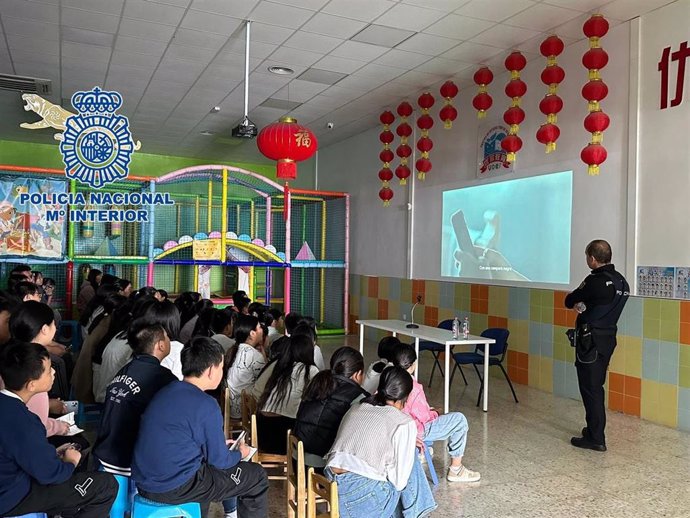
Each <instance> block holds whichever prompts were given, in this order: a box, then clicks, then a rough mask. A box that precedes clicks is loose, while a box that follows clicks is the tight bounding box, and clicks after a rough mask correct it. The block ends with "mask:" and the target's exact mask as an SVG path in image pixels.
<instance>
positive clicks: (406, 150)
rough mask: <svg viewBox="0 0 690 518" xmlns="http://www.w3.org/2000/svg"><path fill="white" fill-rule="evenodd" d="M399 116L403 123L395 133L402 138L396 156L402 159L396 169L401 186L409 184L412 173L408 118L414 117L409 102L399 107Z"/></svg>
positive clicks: (404, 102) (410, 127)
mask: <svg viewBox="0 0 690 518" xmlns="http://www.w3.org/2000/svg"><path fill="white" fill-rule="evenodd" d="M397 111H398V115H400V118H401V119H402V122H401V123H400V124H398V127H397V128H396V130H395V132H396V133H397V134H398V136H399V137H400V145H399V146H398V147H397V149H396V150H395V154H396V155H398V157H400V165H399V166H398V167H396V168H395V176H397V177H398V178H399V179H400V185H405V184H407V179H408V178H409V177H410V175H411V174H412V172H411V171H410V168H409V166H408V165H407V162H408V161H409V158H410V157H411V156H412V148H411V147H410V146H409V145H408V144H407V139H408V138H409V137H410V135H412V126H410V125H409V124H408V123H407V118H408V117H409V116H410V115H412V111H413V108H412V105H411V104H410V103H408V102H407V101H403V102H401V103H400V104H399V105H398V109H397Z"/></svg>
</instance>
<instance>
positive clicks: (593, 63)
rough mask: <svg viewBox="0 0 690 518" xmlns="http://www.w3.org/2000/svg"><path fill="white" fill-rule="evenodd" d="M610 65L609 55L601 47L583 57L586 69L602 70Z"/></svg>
mask: <svg viewBox="0 0 690 518" xmlns="http://www.w3.org/2000/svg"><path fill="white" fill-rule="evenodd" d="M608 63H609V55H608V54H607V53H606V51H605V50H604V49H602V48H601V47H594V48H592V49H589V50H588V51H587V52H585V53H584V54H583V55H582V64H583V65H584V67H585V68H588V69H594V70H601V69H602V68H604V67H605V66H606V65H608Z"/></svg>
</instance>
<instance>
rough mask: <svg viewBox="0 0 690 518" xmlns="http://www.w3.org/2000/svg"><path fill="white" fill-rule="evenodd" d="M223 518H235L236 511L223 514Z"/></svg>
mask: <svg viewBox="0 0 690 518" xmlns="http://www.w3.org/2000/svg"><path fill="white" fill-rule="evenodd" d="M225 518H237V509H235V510H234V511H233V512H231V513H225Z"/></svg>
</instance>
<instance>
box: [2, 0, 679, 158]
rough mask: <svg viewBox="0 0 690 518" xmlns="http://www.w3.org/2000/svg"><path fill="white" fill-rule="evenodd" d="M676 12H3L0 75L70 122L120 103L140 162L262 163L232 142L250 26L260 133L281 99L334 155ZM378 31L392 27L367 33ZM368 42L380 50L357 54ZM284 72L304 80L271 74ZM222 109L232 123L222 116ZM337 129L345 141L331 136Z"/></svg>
mask: <svg viewBox="0 0 690 518" xmlns="http://www.w3.org/2000/svg"><path fill="white" fill-rule="evenodd" d="M668 3H671V0H613V1H611V0H544V1H538V0H270V1H269V0H0V73H9V74H17V75H22V76H31V77H39V78H46V79H51V80H52V84H53V95H52V96H51V97H49V100H51V101H52V102H55V103H59V104H62V105H63V106H65V107H66V108H69V109H72V108H71V106H70V103H69V98H70V97H71V95H72V94H73V93H74V92H75V91H76V90H85V89H89V88H91V87H93V86H96V85H98V86H102V87H104V88H106V89H114V90H117V91H119V92H120V93H122V95H123V97H124V107H123V109H122V110H121V112H122V113H124V114H126V115H128V116H129V117H130V120H131V127H132V129H133V133H134V137H135V139H138V140H140V141H141V142H142V144H143V147H142V152H148V153H160V154H166V155H179V156H193V157H201V158H205V159H214V160H228V159H234V160H258V157H259V154H258V151H256V145H255V142H254V141H242V140H237V139H232V138H230V129H231V128H232V127H233V126H235V125H236V124H237V123H238V122H239V121H240V120H241V118H242V113H243V103H244V93H243V88H244V83H243V78H244V22H243V20H246V19H249V20H252V21H253V22H254V23H253V24H252V30H251V47H250V53H251V59H250V69H251V74H250V77H249V84H250V95H249V108H250V112H249V117H250V119H251V120H252V121H254V122H255V123H256V124H257V125H258V126H259V128H261V127H263V126H265V125H267V124H269V123H271V122H273V121H275V120H277V119H278V118H279V117H281V116H282V115H285V114H286V113H288V112H286V110H285V109H278V108H273V107H265V106H260V105H261V104H262V103H264V101H266V100H267V99H269V98H272V99H280V100H287V101H292V102H299V103H302V104H301V105H300V106H298V107H297V108H295V109H293V110H292V111H291V112H289V113H290V114H291V115H293V116H295V117H296V118H297V119H298V121H299V122H301V123H305V124H307V125H309V126H310V128H311V129H312V130H313V131H314V132H315V133H316V134H317V136H318V138H319V141H320V146H322V147H323V146H325V145H328V144H331V143H333V142H337V141H339V140H342V139H344V138H347V137H349V136H351V135H353V134H355V133H358V132H360V131H363V130H365V129H368V128H371V127H373V126H375V125H376V124H378V115H379V113H380V112H381V111H382V109H383V108H385V107H390V106H395V105H396V104H397V102H398V101H399V100H401V99H404V98H410V99H415V98H416V96H417V95H418V94H419V93H420V92H421V91H422V90H423V89H425V88H428V87H433V88H434V91H436V90H437V87H438V85H440V84H441V83H443V82H444V81H445V80H447V79H453V80H455V81H456V82H457V83H458V84H459V86H460V87H463V86H466V85H469V84H472V81H471V78H472V74H473V73H474V71H475V70H476V68H477V65H479V64H489V65H494V66H496V67H498V68H500V69H502V62H503V59H504V58H505V56H506V54H507V52H508V51H510V50H512V49H519V50H521V51H522V52H523V53H524V54H525V55H526V57H527V59H528V60H530V59H533V58H537V57H539V58H540V56H539V54H538V49H539V44H540V43H541V41H542V40H543V39H544V38H545V37H546V36H547V35H549V34H553V33H556V34H558V35H559V36H560V37H561V38H562V39H563V40H564V42H565V43H566V45H567V44H571V43H573V42H574V41H577V40H578V39H581V38H583V36H582V23H583V22H584V20H585V19H586V18H587V17H588V16H589V14H591V13H592V12H595V11H598V12H601V13H603V14H604V15H606V17H607V19H608V20H609V22H610V23H611V25H612V26H613V25H616V24H618V23H621V21H625V20H629V19H631V18H634V17H636V16H639V15H641V14H644V13H646V12H648V11H651V10H653V9H656V8H658V7H661V6H662V5H665V4H668ZM370 24H375V25H379V26H383V28H376V27H373V28H369V29H367V30H366V31H363V32H362V33H361V34H359V33H360V31H362V30H363V29H365V28H367V27H368V26H369V25H370ZM362 38H365V39H366V41H372V40H371V39H370V38H375V41H376V42H377V43H378V44H376V45H373V44H369V43H363V42H362V41H357V40H361V39H362ZM401 40H402V41H401ZM398 42H399V43H398ZM395 43H397V45H395V47H394V48H391V47H392V46H393V45H394V44H395ZM272 65H284V66H288V67H290V68H292V69H294V70H295V74H294V75H292V76H277V75H274V74H271V73H269V72H268V70H267V68H268V67H269V66H272ZM310 67H311V68H315V69H319V70H326V71H331V72H338V73H341V74H343V75H344V77H343V78H342V79H340V80H339V81H338V82H337V83H336V84H334V85H332V86H329V85H326V84H321V83H316V82H312V81H306V80H302V79H299V78H298V76H299V75H300V74H301V73H302V72H304V71H305V70H307V69H309V68H310ZM316 75H317V76H318V75H320V74H316ZM326 75H330V74H326ZM274 104H275V102H274ZM214 106H220V107H221V111H220V112H219V113H217V114H211V113H210V110H211V109H212V108H213V107H214ZM0 113H2V117H1V118H0V139H7V140H31V141H37V142H54V141H53V140H52V135H53V133H54V132H53V131H51V130H40V131H28V130H23V129H20V128H19V123H21V122H33V121H35V120H36V116H35V115H34V114H29V113H27V112H25V111H24V110H23V108H22V102H21V99H20V94H18V93H14V92H7V91H2V90H0ZM328 122H333V123H334V125H335V127H334V129H332V130H328V129H326V124H327V123H328ZM202 131H210V132H213V133H214V134H213V135H212V136H204V135H201V132H202Z"/></svg>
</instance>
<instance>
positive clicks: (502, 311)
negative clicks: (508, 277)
mask: <svg viewBox="0 0 690 518" xmlns="http://www.w3.org/2000/svg"><path fill="white" fill-rule="evenodd" d="M508 289H509V288H506V287H504V286H489V314H490V315H494V316H497V317H504V318H505V317H507V316H508Z"/></svg>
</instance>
